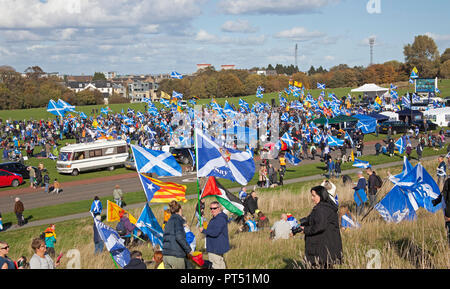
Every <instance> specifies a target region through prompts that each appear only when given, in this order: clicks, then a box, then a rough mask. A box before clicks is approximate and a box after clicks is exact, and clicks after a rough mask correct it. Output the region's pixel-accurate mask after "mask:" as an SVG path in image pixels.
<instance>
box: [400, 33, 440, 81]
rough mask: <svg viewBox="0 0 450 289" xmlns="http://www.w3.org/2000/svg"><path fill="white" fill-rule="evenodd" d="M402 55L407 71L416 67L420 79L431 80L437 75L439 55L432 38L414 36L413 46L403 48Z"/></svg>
mask: <svg viewBox="0 0 450 289" xmlns="http://www.w3.org/2000/svg"><path fill="white" fill-rule="evenodd" d="M403 54H404V55H405V62H406V64H407V65H408V66H409V69H410V70H411V69H412V68H413V67H417V69H418V70H419V76H420V77H424V78H433V77H436V75H437V74H438V71H439V58H440V55H439V51H438V48H437V45H436V43H435V42H434V40H433V38H431V37H429V36H427V35H419V36H416V37H415V38H414V42H413V44H408V45H406V46H405V47H404V49H403Z"/></svg>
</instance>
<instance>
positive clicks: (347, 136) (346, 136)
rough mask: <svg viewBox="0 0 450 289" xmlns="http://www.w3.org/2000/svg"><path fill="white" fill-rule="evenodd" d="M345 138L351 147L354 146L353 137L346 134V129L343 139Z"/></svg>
mask: <svg viewBox="0 0 450 289" xmlns="http://www.w3.org/2000/svg"><path fill="white" fill-rule="evenodd" d="M345 139H348V140H349V141H350V143H351V145H352V147H354V144H353V139H352V138H351V137H350V135H349V134H348V132H347V131H346V132H345V136H344V140H345Z"/></svg>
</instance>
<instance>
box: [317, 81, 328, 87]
mask: <svg viewBox="0 0 450 289" xmlns="http://www.w3.org/2000/svg"><path fill="white" fill-rule="evenodd" d="M317 89H326V86H325V84H324V83H319V82H317Z"/></svg>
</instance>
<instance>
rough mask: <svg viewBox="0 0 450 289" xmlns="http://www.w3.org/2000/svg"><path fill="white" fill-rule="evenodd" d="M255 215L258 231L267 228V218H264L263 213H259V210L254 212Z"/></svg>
mask: <svg viewBox="0 0 450 289" xmlns="http://www.w3.org/2000/svg"><path fill="white" fill-rule="evenodd" d="M255 214H256V215H257V217H256V226H257V227H258V229H261V230H263V229H265V228H268V227H269V218H268V217H266V216H265V215H264V213H263V212H261V211H260V210H256V211H255Z"/></svg>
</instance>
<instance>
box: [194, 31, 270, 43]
mask: <svg viewBox="0 0 450 289" xmlns="http://www.w3.org/2000/svg"><path fill="white" fill-rule="evenodd" d="M195 40H196V41H198V42H202V43H206V44H217V45H262V44H263V43H264V42H265V41H266V36H264V35H260V36H254V37H245V38H234V37H228V36H221V37H219V36H217V35H214V34H210V33H208V32H207V31H205V30H203V29H202V30H200V31H199V32H197V34H196V36H195Z"/></svg>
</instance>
